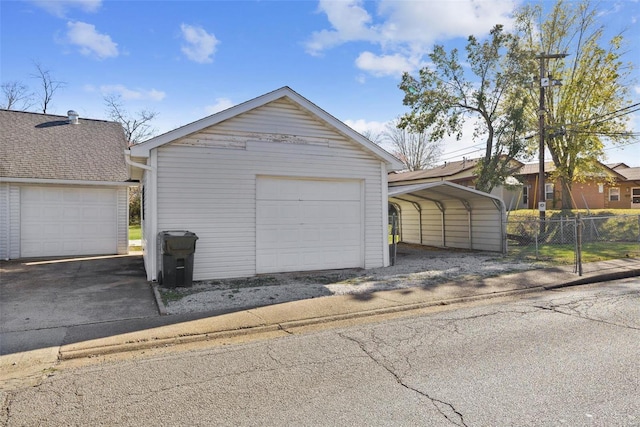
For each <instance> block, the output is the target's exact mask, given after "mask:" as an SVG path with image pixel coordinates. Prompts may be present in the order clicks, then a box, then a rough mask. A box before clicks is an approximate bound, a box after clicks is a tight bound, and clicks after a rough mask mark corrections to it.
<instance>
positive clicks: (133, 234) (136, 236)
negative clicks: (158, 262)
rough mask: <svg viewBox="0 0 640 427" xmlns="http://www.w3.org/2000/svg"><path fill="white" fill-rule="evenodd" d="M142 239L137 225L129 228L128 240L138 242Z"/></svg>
mask: <svg viewBox="0 0 640 427" xmlns="http://www.w3.org/2000/svg"><path fill="white" fill-rule="evenodd" d="M141 238H142V230H141V229H140V226H139V225H130V226H129V240H140V239H141Z"/></svg>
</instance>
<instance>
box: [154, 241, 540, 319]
mask: <svg viewBox="0 0 640 427" xmlns="http://www.w3.org/2000/svg"><path fill="white" fill-rule="evenodd" d="M397 254H398V257H397V261H396V265H394V266H391V267H385V268H375V269H370V270H364V269H345V270H330V271H314V272H298V273H281V274H271V275H260V276H256V277H248V278H243V279H230V280H210V281H200V282H194V284H193V286H192V287H190V288H175V289H165V288H160V294H161V296H162V298H163V301H164V302H165V306H166V310H167V313H168V314H178V313H191V312H202V311H216V310H232V309H241V308H248V307H257V306H263V305H270V304H278V303H283V302H288V301H295V300H301V299H309V298H318V297H322V296H329V295H345V294H363V293H369V292H375V291H383V290H391V289H403V288H411V287H418V286H423V287H428V286H435V285H438V284H441V283H445V282H452V281H460V280H465V281H468V280H473V279H474V278H481V277H490V276H497V275H501V274H507V273H512V272H518V271H525V270H531V269H534V268H539V267H541V264H540V263H533V262H524V261H514V260H512V259H509V258H506V257H503V256H502V255H500V254H494V253H486V252H472V251H464V250H441V249H435V248H429V247H424V246H418V245H405V244H402V245H399V246H398V252H397Z"/></svg>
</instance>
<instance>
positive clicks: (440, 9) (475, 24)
mask: <svg viewBox="0 0 640 427" xmlns="http://www.w3.org/2000/svg"><path fill="white" fill-rule="evenodd" d="M518 1H519V0H457V1H455V2H447V1H398V0H380V1H379V2H377V3H375V6H376V10H375V11H374V10H372V11H368V10H367V9H366V8H365V5H367V6H369V5H371V4H372V3H369V2H367V3H364V2H363V1H362V0H348V1H335V0H321V1H320V4H319V10H320V12H322V13H324V14H326V16H327V19H328V21H329V24H330V26H331V28H330V29H324V30H321V31H316V32H314V33H312V34H311V37H310V39H309V40H308V41H307V43H306V49H307V52H308V53H310V54H312V55H318V54H320V53H322V52H323V51H325V50H327V49H331V48H333V47H335V46H338V45H341V44H345V43H349V42H368V43H371V44H373V45H374V46H378V48H379V49H380V51H379V53H378V52H376V53H372V52H370V51H369V52H362V53H360V55H359V56H358V58H357V60H356V66H357V67H358V68H360V69H362V70H363V71H366V72H368V73H371V74H374V75H377V76H381V75H397V74H398V67H401V68H402V67H407V68H405V69H403V71H409V69H410V68H412V67H413V68H415V67H416V66H417V65H418V62H419V61H420V59H421V58H422V57H423V56H424V55H426V54H427V53H428V52H430V51H431V49H432V47H433V44H434V43H438V42H443V41H446V40H449V39H454V38H466V37H467V36H469V35H470V34H473V35H476V36H477V37H482V36H483V35H485V34H488V32H489V30H490V29H491V28H492V27H493V26H494V25H496V24H503V25H504V26H505V28H506V29H510V28H511V27H512V25H513V19H512V18H511V13H512V12H513V10H514V8H515V6H516V4H517V3H518ZM374 12H375V14H374ZM369 50H371V49H369Z"/></svg>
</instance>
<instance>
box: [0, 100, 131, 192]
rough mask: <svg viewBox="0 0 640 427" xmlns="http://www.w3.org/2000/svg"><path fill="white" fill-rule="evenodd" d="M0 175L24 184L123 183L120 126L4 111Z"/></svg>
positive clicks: (123, 145) (123, 142) (123, 144)
mask: <svg viewBox="0 0 640 427" xmlns="http://www.w3.org/2000/svg"><path fill="white" fill-rule="evenodd" d="M0 128H1V129H2V132H0V176H1V177H3V178H9V180H10V179H11V178H18V179H22V180H26V181H28V180H30V179H33V180H73V181H106V182H123V181H127V180H128V178H129V175H128V172H127V166H126V163H125V159H124V150H125V149H126V148H127V141H126V138H125V136H124V131H123V129H122V126H121V125H120V123H116V122H107V121H102V120H89V119H80V120H79V123H78V124H76V125H74V124H70V123H69V121H68V117H67V116H56V115H51V114H39V113H29V112H24V111H12V110H0Z"/></svg>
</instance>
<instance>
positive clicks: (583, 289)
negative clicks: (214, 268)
mask: <svg viewBox="0 0 640 427" xmlns="http://www.w3.org/2000/svg"><path fill="white" fill-rule="evenodd" d="M0 396H1V398H2V402H3V403H2V405H3V408H2V411H1V413H0V424H6V425H8V426H14V425H15V426H17V425H42V426H49V425H50V426H58V425H340V426H344V425H367V426H372V425H385V426H386V425H420V426H446V425H458V426H513V425H519V426H525V425H527V426H551V425H553V426H555V425H571V426H639V425H640V280H639V279H638V278H635V279H626V280H620V281H615V282H609V283H600V284H596V285H590V286H579V287H573V288H565V289H561V290H557V291H551V292H543V293H539V294H527V295H524V296H522V297H520V299H514V300H513V301H509V302H504V301H501V302H500V303H496V301H495V300H488V301H486V303H485V304H484V305H476V306H470V307H462V308H458V309H455V310H449V311H441V312H438V313H432V314H427V315H421V316H419V317H410V318H402V319H396V320H389V321H386V322H383V323H376V324H368V325H361V326H355V327H350V328H343V329H333V330H326V331H322V332H315V333H308V334H303V335H292V336H289V337H286V338H280V339H272V340H268V341H260V342H253V343H249V344H242V345H231V346H227V347H217V348H210V349H206V350H198V351H191V352H187V353H184V352H182V353H174V354H169V355H163V356H155V357H152V358H142V359H137V360H129V361H119V362H113V363H109V364H100V365H95V366H90V367H82V368H77V369H70V370H64V371H60V372H53V373H52V376H51V377H49V378H48V379H46V380H45V381H44V382H43V383H42V384H41V385H39V386H37V387H31V388H28V389H22V390H19V391H14V392H10V393H5V394H3V395H0Z"/></svg>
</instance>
